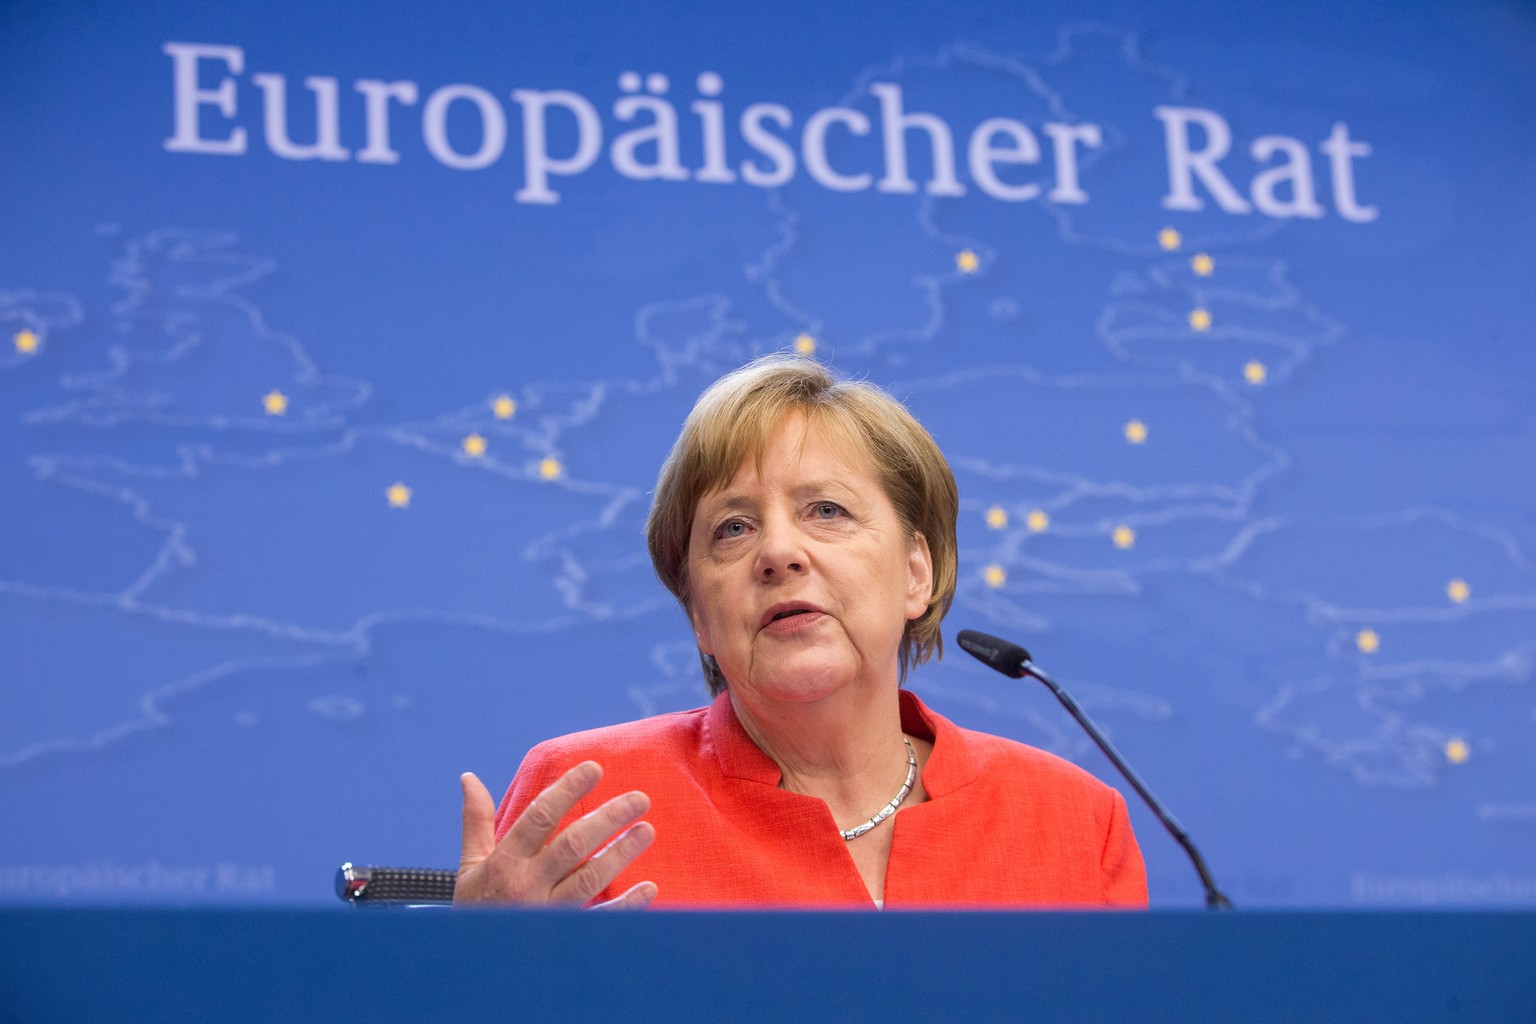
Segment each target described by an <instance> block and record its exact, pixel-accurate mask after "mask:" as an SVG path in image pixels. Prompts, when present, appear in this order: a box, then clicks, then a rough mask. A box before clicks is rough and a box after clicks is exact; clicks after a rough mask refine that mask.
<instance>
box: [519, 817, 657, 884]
mask: <svg viewBox="0 0 1536 1024" xmlns="http://www.w3.org/2000/svg"><path fill="white" fill-rule="evenodd" d="M650 807H651V798H650V797H648V796H646V795H645V794H644V793H641V792H640V791H638V790H635V791H633V792H629V793H624V794H621V795H619V796H616V797H614V798H613V799H612V800H609V801H607V802H606V803H604V804H603V805H602V806H601V807H599V808H598V809H597V810H595V811H592V812H591V813H590V814H585V815H582V817H580V818H578V819H577V820H576V821H573V822H571V824H570V826H569V827H568V828H566V830H565V831H563V832H561V833H560V834H559V835H557V836H555V838H554V839H552V840H550V843H549V845H548V846H547V847H545V848H544V850H543V851H542V852H540V853H539V855H538V858H537V861H536V870H537V872H538V876H539V877H540V878H541V879H543V881H544V882H545V883H546V884H547V885H549V886H550V887H551V888H554V887H555V886H557V885H558V884H559V883H560V882H561V880H562V879H564V878H565V877H566V876H567V875H569V874H570V873H571V872H572V871H574V870H576V867H577V865H579V864H580V863H581V862H582V861H584V860H586V859H587V858H588V857H590V856H592V851H594V850H596V849H597V848H598V847H600V846H602V845H603V844H604V843H605V842H607V841H608V840H609V839H610V838H612V837H613V835H614V833H616V832H619V831H621V830H622V829H624V828H626V827H627V826H629V825H631V824H633V823H634V822H636V821H638V820H639V819H640V816H641V815H642V814H644V813H645V812H646V811H648V810H650ZM607 884H608V883H607V882H606V881H605V882H604V883H603V885H607ZM598 888H599V889H601V888H602V886H598ZM595 895H597V890H596V889H594V890H593V891H592V892H590V893H587V895H586V897H585V899H591V898H592V897H593V896H595Z"/></svg>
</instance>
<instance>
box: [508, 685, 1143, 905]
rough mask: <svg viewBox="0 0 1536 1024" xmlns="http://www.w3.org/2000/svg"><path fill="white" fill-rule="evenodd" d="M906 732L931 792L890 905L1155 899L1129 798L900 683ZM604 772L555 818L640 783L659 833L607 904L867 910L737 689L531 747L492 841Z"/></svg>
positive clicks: (819, 813) (903, 830)
mask: <svg viewBox="0 0 1536 1024" xmlns="http://www.w3.org/2000/svg"><path fill="white" fill-rule="evenodd" d="M901 718H902V728H903V729H904V730H905V731H906V732H907V733H909V734H911V735H913V736H922V737H926V738H928V739H930V740H932V741H933V753H932V755H931V756H930V757H929V758H928V762H927V764H926V765H924V767H923V788H924V789H925V790H926V791H927V794H928V799H927V801H926V802H924V803H921V804H916V805H914V806H910V807H903V808H901V809H900V810H899V811H897V812H896V814H895V815H894V816H893V817H892V818H891V819H889V820H888V821H887V822H886V823H884V824H882V825H881V826H880V827H881V828H892V827H894V829H895V835H894V836H893V837H892V840H891V857H890V863H889V865H888V867H887V868H886V876H885V906H887V907H890V908H892V909H895V908H900V907H916V906H926V907H944V906H950V907H1102V906H1126V907H1145V906H1146V905H1147V879H1146V868H1145V866H1144V865H1143V864H1142V860H1141V850H1140V849H1139V848H1138V847H1137V845H1136V838H1135V836H1133V835H1132V834H1131V824H1130V821H1129V819H1128V818H1127V816H1126V811H1125V801H1124V800H1123V799H1122V798H1121V797H1120V794H1119V793H1117V792H1116V791H1115V790H1113V789H1111V788H1110V787H1108V786H1106V785H1104V784H1103V783H1102V782H1100V781H1099V780H1097V779H1095V778H1094V777H1093V776H1092V775H1089V774H1088V773H1087V772H1085V771H1083V770H1082V769H1081V768H1078V767H1077V766H1076V765H1073V764H1071V763H1069V762H1067V761H1064V760H1062V759H1061V758H1059V757H1056V756H1054V755H1052V754H1047V753H1045V752H1044V751H1042V750H1036V749H1035V748H1033V747H1028V746H1025V745H1024V744H1022V743H1015V742H1013V741H1012V740H1005V739H1001V738H999V737H996V736H989V735H987V734H985V733H979V732H972V731H971V730H969V729H962V728H960V727H958V726H956V725H955V724H953V723H952V722H950V721H948V720H947V719H945V718H943V717H941V716H939V715H937V714H934V713H933V712H932V711H930V710H928V708H926V707H924V706H923V704H922V702H921V701H919V700H918V699H917V698H916V697H915V696H913V695H912V694H911V693H908V692H906V691H902V692H901ZM589 759H590V760H593V761H596V762H598V763H599V764H601V765H602V766H603V780H602V782H601V783H599V784H598V787H597V789H595V790H594V791H593V792H592V793H590V794H588V795H587V796H586V797H585V798H584V799H583V800H582V801H581V802H580V804H578V805H577V807H576V808H575V810H573V811H572V812H571V814H570V815H569V817H567V819H566V821H565V822H562V824H561V827H562V828H564V827H565V825H567V824H569V823H570V822H571V821H574V820H575V819H576V818H578V817H580V816H581V815H583V814H586V813H588V812H589V811H591V810H593V809H595V808H596V807H597V806H598V805H599V804H601V803H602V802H603V801H605V800H607V799H609V798H610V797H614V796H617V795H618V794H620V793H624V792H627V791H629V790H631V789H638V790H642V791H644V792H646V793H648V794H650V797H651V809H650V812H649V813H648V814H647V815H646V818H647V820H649V821H650V822H651V823H652V824H653V825H655V826H656V841H655V842H654V843H653V844H652V846H651V848H650V849H649V850H647V851H646V852H645V853H643V854H641V855H640V856H639V857H638V858H637V859H636V860H635V862H634V863H633V864H631V865H630V866H629V867H628V868H626V869H625V870H624V871H623V872H622V873H621V874H620V875H619V877H618V878H617V879H615V880H614V882H613V884H612V885H610V886H609V887H608V888H607V889H606V890H604V891H603V893H602V894H601V895H599V896H598V900H599V901H601V900H606V899H611V898H613V897H614V896H616V895H618V894H619V893H621V892H623V891H624V890H626V889H628V888H629V887H630V886H631V885H634V884H635V883H636V882H640V881H644V880H645V879H650V880H652V881H654V882H655V883H656V885H657V887H658V890H659V891H658V894H657V897H656V902H655V903H654V904H653V905H654V906H658V907H837V906H848V907H870V906H872V903H871V901H870V897H869V891H868V890H867V889H865V888H864V883H863V880H862V879H860V877H859V873H858V871H857V869H855V867H854V864H853V858H851V857H850V856H849V855H848V850H847V848H846V843H845V842H844V841H843V838H842V837H841V836H840V835H839V834H838V827H837V824H836V823H835V822H834V821H833V819H832V814H831V811H830V810H829V809H828V808H827V805H826V803H825V802H824V801H822V800H820V799H818V798H816V797H810V796H803V795H800V794H798V793H790V792H786V791H784V790H781V789H779V788H778V785H779V775H780V773H779V769H778V766H777V765H776V764H775V763H774V762H773V760H772V759H771V758H770V757H768V755H766V754H764V753H763V752H762V751H761V750H759V749H758V748H757V746H756V745H755V744H754V743H753V742H752V740H751V739H750V738H749V737H748V736H747V734H746V731H745V730H743V729H742V727H741V723H740V722H739V721H737V719H736V714H735V711H734V710H733V709H732V707H731V702H730V699H729V697H727V696H726V695H725V694H721V695H720V697H718V698H717V699H716V700H715V702H714V704H712V705H711V706H709V707H706V708H697V709H695V710H693V711H681V712H677V713H674V714H670V715H660V716H658V717H656V718H648V719H645V720H643V721H639V722H630V723H628V724H625V725H614V726H608V727H606V728H602V729H593V730H591V731H588V732H580V733H574V734H572V735H570V736H562V737H560V738H558V739H553V740H549V741H547V742H545V743H540V744H539V745H538V746H536V747H534V748H533V750H531V751H529V753H528V756H527V758H526V759H524V761H523V764H522V767H521V768H519V769H518V772H517V777H516V778H514V779H513V780H512V786H511V788H510V789H508V790H507V795H506V797H505V798H503V800H502V802H501V807H500V809H499V810H498V811H497V816H496V837H497V839H498V840H499V839H500V838H501V837H502V836H504V835H505V834H506V831H507V829H508V828H510V827H511V825H512V822H514V821H516V820H517V817H518V815H520V814H521V813H522V812H523V809H524V808H526V807H527V806H528V804H529V803H530V802H531V801H532V800H533V798H534V797H536V796H537V795H538V794H539V793H540V792H541V791H543V790H544V789H545V787H547V786H549V785H550V784H552V783H553V782H554V781H555V780H556V779H558V778H559V777H560V775H561V774H562V773H564V772H565V771H566V770H567V769H569V768H571V767H572V766H574V765H576V764H579V763H580V762H582V761H585V760H589Z"/></svg>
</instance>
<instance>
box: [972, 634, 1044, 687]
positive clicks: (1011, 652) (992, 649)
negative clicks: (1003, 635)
mask: <svg viewBox="0 0 1536 1024" xmlns="http://www.w3.org/2000/svg"><path fill="white" fill-rule="evenodd" d="M955 640H956V642H957V643H959V644H960V646H961V648H962V649H963V650H965V651H966V653H968V654H970V655H972V656H973V657H975V658H976V659H978V660H979V661H982V662H984V663H986V664H987V665H990V666H991V667H992V668H995V669H997V670H998V671H999V672H1001V673H1002V674H1003V675H1005V676H1012V677H1013V678H1014V679H1023V678H1024V676H1025V675H1026V674H1027V673H1026V672H1025V671H1024V669H1023V668H1022V667H1021V666H1022V665H1023V664H1024V663H1025V662H1027V661H1029V660H1030V659H1029V652H1028V651H1026V650H1025V649H1024V648H1022V647H1020V646H1019V645H1018V644H1011V643H1009V642H1008V641H1007V640H999V639H998V638H997V637H995V636H988V635H987V634H986V633H978V632H976V631H975V630H974V629H962V630H961V631H960V633H959V635H958V636H956V637H955Z"/></svg>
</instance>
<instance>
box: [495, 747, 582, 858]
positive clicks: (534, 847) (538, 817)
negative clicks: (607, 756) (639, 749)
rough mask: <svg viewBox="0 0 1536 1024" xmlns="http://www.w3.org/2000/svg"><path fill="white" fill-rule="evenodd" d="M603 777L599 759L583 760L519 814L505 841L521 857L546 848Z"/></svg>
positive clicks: (503, 841) (529, 855)
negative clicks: (574, 809)
mask: <svg viewBox="0 0 1536 1024" xmlns="http://www.w3.org/2000/svg"><path fill="white" fill-rule="evenodd" d="M602 777H603V769H602V768H601V767H599V766H598V764H597V762H595V761H583V762H581V764H578V765H577V766H576V767H574V768H572V769H571V770H570V771H568V772H566V773H565V774H564V775H562V776H560V778H558V779H556V780H555V782H554V784H553V785H551V786H550V787H549V788H548V789H546V790H544V792H542V793H540V794H539V795H538V796H536V797H534V798H533V802H532V803H530V804H529V805H528V806H527V807H525V808H524V809H523V813H522V814H519V815H518V816H517V820H516V821H514V822H513V823H512V827H511V828H509V829H508V830H507V834H506V836H505V837H504V838H503V839H502V843H503V845H505V846H506V847H507V848H508V849H509V850H510V852H511V853H513V854H515V855H517V856H519V857H532V856H533V855H534V854H536V853H538V852H539V851H540V850H542V849H544V844H545V843H547V842H549V837H550V835H551V834H553V833H554V831H555V828H556V826H558V825H559V824H560V822H561V821H563V820H564V819H565V816H566V815H567V814H570V813H571V808H572V807H575V806H576V802H577V801H578V800H580V799H581V798H582V797H584V796H586V795H587V794H588V793H590V792H592V787H593V786H596V785H597V783H598V780H599V779H601V778H602Z"/></svg>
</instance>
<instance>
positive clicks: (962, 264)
mask: <svg viewBox="0 0 1536 1024" xmlns="http://www.w3.org/2000/svg"><path fill="white" fill-rule="evenodd" d="M955 266H957V267H959V268H960V270H961V271H962V272H963V273H966V274H974V273H976V268H977V267H979V266H981V260H980V259H979V258H978V257H977V255H976V254H975V253H974V252H972V251H971V250H969V249H961V250H960V251H959V252H958V253H956V254H955Z"/></svg>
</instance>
